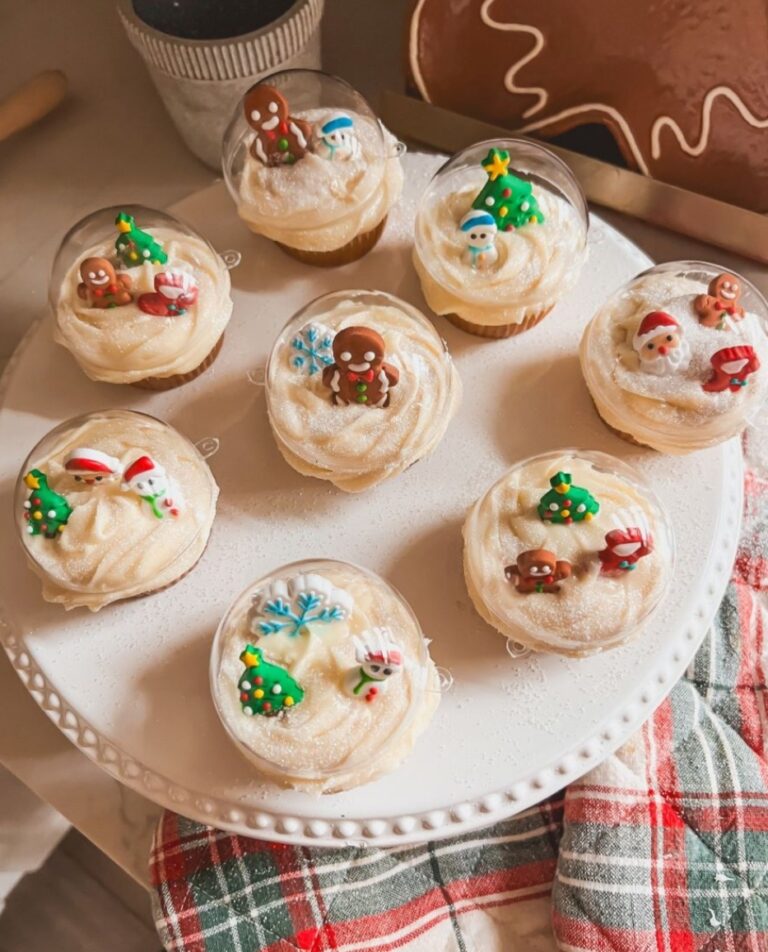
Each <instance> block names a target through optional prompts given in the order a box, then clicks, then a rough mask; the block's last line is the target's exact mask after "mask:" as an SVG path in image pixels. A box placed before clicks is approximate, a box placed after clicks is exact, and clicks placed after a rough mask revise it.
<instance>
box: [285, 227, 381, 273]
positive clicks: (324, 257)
mask: <svg viewBox="0 0 768 952" xmlns="http://www.w3.org/2000/svg"><path fill="white" fill-rule="evenodd" d="M387 217H388V216H387V215H385V216H384V217H383V218H382V219H381V221H380V222H379V224H378V225H376V227H375V228H371V230H370V231H366V232H363V234H362V235H356V236H355V237H354V238H353V239H352V240H351V241H348V242H347V244H346V245H342V246H341V248H334V249H333V251H303V250H302V249H301V248H292V247H291V246H290V245H284V244H283V243H282V242H280V241H276V242H275V244H276V245H277V247H278V248H282V250H283V251H284V252H285V253H286V254H287V255H290V256H291V257H292V258H296V260H297V261H303V262H304V264H311V265H314V266H315V267H316V268H337V267H339V266H340V265H343V264H349V263H350V262H352V261H357V259H358V258H362V257H363V255H366V254H368V252H369V251H370V250H371V248H373V246H374V245H375V244H376V242H377V241H378V240H379V238H381V235H382V232H383V231H384V226H385V225H386V223H387Z"/></svg>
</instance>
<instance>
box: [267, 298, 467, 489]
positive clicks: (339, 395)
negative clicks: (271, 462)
mask: <svg viewBox="0 0 768 952" xmlns="http://www.w3.org/2000/svg"><path fill="white" fill-rule="evenodd" d="M266 393H267V409H268V412H269V421H270V424H271V426H272V432H273V434H274V437H275V441H276V442H277V445H278V448H279V449H280V452H281V453H282V454H283V456H284V457H285V459H286V461H287V462H288V463H289V464H290V465H291V466H292V467H293V468H294V469H295V470H297V471H298V472H300V473H302V474H304V475H305V476H315V477H317V478H318V479H327V480H330V482H332V483H333V484H334V485H335V486H337V487H338V488H339V489H343V490H345V491H346V492H360V491H361V490H364V489H368V488H370V487H371V486H375V485H376V484H377V483H380V482H382V481H383V480H385V479H389V478H391V477H393V476H396V475H398V474H399V473H401V472H403V470H405V469H407V468H408V467H409V466H411V465H412V464H413V463H415V462H416V461H417V460H419V459H422V458H423V457H424V456H427V455H429V454H430V453H431V452H432V451H433V450H434V448H435V447H436V446H437V444H438V443H439V442H440V440H441V439H442V437H443V435H444V433H445V431H446V429H447V427H448V424H449V423H450V421H451V418H452V417H453V416H454V414H455V413H456V410H457V409H458V406H459V403H460V400H461V381H460V379H459V375H458V373H457V371H456V368H455V367H454V365H453V361H452V360H451V356H450V354H449V353H448V350H447V348H446V346H445V342H444V341H443V340H442V339H441V338H440V337H439V335H438V334H437V332H436V331H435V329H434V327H433V326H432V324H431V323H430V322H429V321H428V320H427V319H426V318H425V317H424V315H423V314H421V313H420V312H419V311H417V310H416V308H414V307H412V306H411V305H410V304H407V303H406V302H405V301H402V300H400V299H399V298H396V297H394V296H393V295H391V294H385V293H384V292H383V291H335V292H333V293H331V294H325V295H323V296H322V297H319V298H317V299H316V300H314V301H312V302H311V303H310V304H308V305H307V306H306V307H304V308H302V310H301V311H299V312H298V314H296V315H295V316H294V317H292V318H291V320H290V321H289V322H288V324H287V325H286V326H285V328H284V329H283V331H282V333H281V334H280V336H279V337H278V338H277V341H276V342H275V345H274V347H273V349H272V353H271V354H270V357H269V362H268V364H267V371H266Z"/></svg>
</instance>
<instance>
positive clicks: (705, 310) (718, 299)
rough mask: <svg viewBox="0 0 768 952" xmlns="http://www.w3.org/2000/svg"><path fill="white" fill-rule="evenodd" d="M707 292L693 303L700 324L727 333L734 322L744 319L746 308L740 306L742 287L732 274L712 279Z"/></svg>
mask: <svg viewBox="0 0 768 952" xmlns="http://www.w3.org/2000/svg"><path fill="white" fill-rule="evenodd" d="M707 292H708V293H707V294H700V295H699V296H698V297H697V298H696V300H695V301H694V302H693V309H694V311H696V315H697V317H698V318H699V324H703V325H704V326H705V327H714V328H716V329H717V330H719V331H727V330H728V329H729V327H730V325H731V324H732V323H733V322H734V321H740V320H741V319H742V317H744V308H743V307H741V305H740V304H739V298H740V297H741V285H740V284H739V281H738V279H737V278H735V277H734V276H733V275H732V274H718V276H717V277H716V278H712V280H711V281H710V282H709V287H708V288H707Z"/></svg>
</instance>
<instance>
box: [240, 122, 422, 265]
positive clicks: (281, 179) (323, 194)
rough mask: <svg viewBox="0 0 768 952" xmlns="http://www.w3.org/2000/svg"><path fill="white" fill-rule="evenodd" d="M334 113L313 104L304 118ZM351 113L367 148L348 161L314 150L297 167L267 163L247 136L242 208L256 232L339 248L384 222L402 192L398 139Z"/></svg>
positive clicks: (301, 244) (306, 245) (317, 247)
mask: <svg viewBox="0 0 768 952" xmlns="http://www.w3.org/2000/svg"><path fill="white" fill-rule="evenodd" d="M334 114H335V112H334V111H333V110H328V109H309V110H307V111H306V112H300V113H297V117H298V118H301V119H305V120H306V121H307V122H310V123H312V124H313V125H322V123H323V122H324V121H325V120H326V119H328V118H329V117H330V116H332V115H334ZM350 115H351V117H352V119H353V120H354V123H355V134H356V135H357V138H358V140H359V142H360V146H361V149H360V154H359V156H356V157H354V158H350V159H348V160H346V161H331V160H329V159H326V158H324V157H322V156H320V155H317V154H315V153H314V152H307V153H306V154H305V155H304V157H303V158H301V159H300V160H299V161H298V162H296V163H295V164H294V165H281V166H266V165H264V164H263V163H262V162H260V161H259V160H258V159H254V158H253V156H252V155H251V154H250V142H251V139H249V140H248V142H247V146H248V149H249V151H248V154H247V157H246V159H245V167H244V169H243V174H242V179H241V181H240V187H239V201H238V208H237V211H238V214H239V215H240V217H241V218H242V219H243V221H244V222H245V223H246V224H247V225H248V227H249V228H250V229H251V230H252V231H255V232H256V233H257V234H260V235H265V236H266V237H267V238H271V239H272V240H273V241H279V242H281V243H282V244H284V245H288V246H289V247H291V248H298V249H300V250H302V251H335V250H336V249H338V248H342V247H343V246H344V245H346V244H348V243H349V242H350V241H352V239H353V238H356V237H357V236H358V235H363V234H365V233H366V232H369V231H371V230H372V229H373V228H375V227H376V226H377V225H378V224H379V223H380V222H381V221H382V219H383V218H384V217H385V215H386V214H387V213H388V212H389V210H390V208H391V207H392V206H393V205H394V204H395V202H396V201H397V200H398V198H399V197H400V193H401V191H402V189H403V169H402V165H401V164H400V159H399V158H398V157H397V149H396V147H397V140H396V139H395V138H394V137H393V136H392V135H390V133H389V132H387V131H386V130H385V129H384V128H383V126H381V124H380V123H378V122H376V121H374V120H372V119H368V118H366V117H365V116H361V115H358V114H356V113H354V114H353V113H350ZM382 132H383V140H382Z"/></svg>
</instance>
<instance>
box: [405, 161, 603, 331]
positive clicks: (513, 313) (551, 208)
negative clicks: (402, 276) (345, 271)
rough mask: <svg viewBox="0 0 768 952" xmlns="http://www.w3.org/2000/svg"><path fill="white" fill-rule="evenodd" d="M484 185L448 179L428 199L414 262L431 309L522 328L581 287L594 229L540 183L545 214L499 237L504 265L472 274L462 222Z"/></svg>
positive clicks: (473, 178) (468, 177)
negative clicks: (590, 230) (589, 231)
mask: <svg viewBox="0 0 768 952" xmlns="http://www.w3.org/2000/svg"><path fill="white" fill-rule="evenodd" d="M484 184H485V182H484V176H483V175H482V171H481V172H480V175H479V178H478V173H477V171H474V170H463V171H462V172H460V173H455V174H454V175H452V176H451V175H449V176H448V177H447V180H446V182H445V183H443V184H442V186H441V188H440V189H439V190H438V191H436V192H431V193H428V194H427V196H426V198H425V200H424V201H423V202H422V203H421V206H420V208H419V211H418V214H417V216H416V243H415V245H414V251H413V261H414V265H415V267H416V271H417V272H418V275H419V278H420V280H421V287H422V291H423V292H424V296H425V297H426V299H427V302H428V303H429V306H430V307H431V308H432V310H433V311H435V312H436V313H437V314H457V315H458V316H459V317H461V318H464V319H465V320H467V321H470V322H472V323H474V324H485V325H493V326H499V325H503V324H519V323H521V322H522V321H523V320H524V319H525V318H526V317H529V316H533V315H536V314H539V313H541V312H542V311H545V310H548V309H549V308H551V307H552V306H553V305H554V304H555V303H556V302H557V301H558V300H559V299H560V297H562V296H563V295H564V294H565V293H567V292H568V291H569V290H570V289H571V288H572V287H573V286H574V285H575V284H576V281H577V279H578V277H579V274H580V272H581V269H582V267H583V265H584V262H585V260H586V256H587V244H586V237H587V231H586V226H585V224H584V222H583V221H582V219H581V217H580V216H579V214H578V212H577V211H576V209H575V208H574V207H573V206H572V205H571V204H570V202H568V201H567V200H566V199H565V198H562V197H560V196H559V195H556V194H555V193H554V192H551V191H549V190H548V189H546V188H544V187H543V186H541V185H538V186H536V188H535V190H534V194H535V196H536V199H537V201H538V203H539V207H540V209H541V211H542V213H543V215H544V221H543V222H541V223H537V222H534V223H530V224H527V225H523V226H522V227H521V228H513V229H512V230H511V231H500V232H498V233H497V235H496V249H497V252H498V260H497V262H496V263H495V264H494V265H492V266H491V268H489V269H488V270H484V271H483V270H477V271H475V270H473V269H472V268H471V267H470V266H469V265H468V264H467V263H466V261H465V257H464V251H465V248H466V235H464V234H463V233H462V232H461V230H460V229H459V222H460V221H461V219H462V217H463V216H464V215H465V214H466V212H467V211H469V209H470V208H471V206H472V202H473V200H474V199H475V197H476V196H477V194H478V192H479V191H480V189H481V188H482V186H483V185H484Z"/></svg>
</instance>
